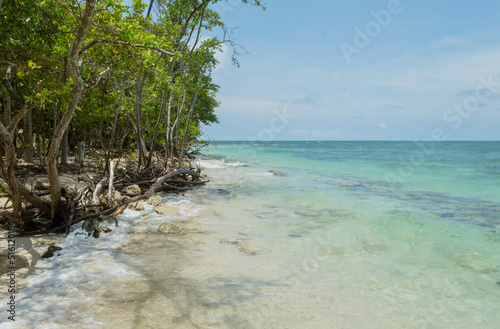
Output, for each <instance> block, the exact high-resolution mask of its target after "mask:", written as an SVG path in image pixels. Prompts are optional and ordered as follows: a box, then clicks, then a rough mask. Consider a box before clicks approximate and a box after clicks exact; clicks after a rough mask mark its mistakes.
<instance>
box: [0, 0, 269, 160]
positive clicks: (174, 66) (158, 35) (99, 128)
mask: <svg viewBox="0 0 500 329" xmlns="http://www.w3.org/2000/svg"><path fill="white" fill-rule="evenodd" d="M217 2H219V0H211V1H207V0H155V2H154V3H155V8H154V10H153V12H154V13H155V14H154V17H153V16H151V17H146V12H147V9H148V5H149V1H146V2H144V1H141V0H134V1H133V2H132V4H131V5H130V6H127V5H125V4H123V3H122V1H121V0H99V1H97V4H96V9H95V13H94V16H93V23H92V27H91V28H90V30H89V32H88V35H87V37H86V39H85V41H84V45H83V48H82V50H81V65H80V73H81V76H82V78H83V80H84V82H85V84H87V86H92V85H96V87H95V88H88V89H87V90H86V92H85V94H84V96H83V97H82V98H81V100H80V102H79V104H78V107H77V111H76V112H75V114H74V116H73V118H72V121H71V123H70V128H69V132H70V134H69V136H70V143H71V144H72V145H76V144H77V143H79V142H81V141H86V142H87V144H88V145H89V144H90V145H103V146H105V147H107V146H108V143H109V142H110V141H111V139H112V134H113V129H112V127H113V123H114V119H115V114H116V110H117V107H118V104H119V102H120V95H121V91H122V89H123V91H124V92H123V99H122V100H121V103H120V104H121V106H120V108H119V112H118V113H119V116H118V118H117V124H116V127H115V130H114V132H115V135H116V136H114V147H116V146H117V142H118V141H119V140H120V139H122V138H124V136H128V137H125V138H124V140H125V144H126V145H125V146H126V147H137V145H135V141H136V140H137V136H135V134H136V129H134V128H133V127H134V125H135V126H137V125H140V126H141V127H142V130H143V131H144V136H143V139H144V141H145V143H146V144H147V145H148V146H149V145H150V144H151V143H153V144H154V145H153V147H154V148H157V149H161V148H165V149H168V148H169V147H170V145H166V144H167V143H174V142H175V143H176V147H177V148H178V147H179V144H180V143H179V140H182V139H186V140H188V139H189V140H191V139H192V138H194V137H197V136H199V135H200V126H201V125H209V124H213V123H218V119H217V116H216V113H215V109H216V108H217V107H218V106H219V102H218V101H217V99H216V93H217V91H218V89H219V86H217V85H216V84H214V83H213V81H212V77H211V72H212V70H213V69H214V68H215V67H216V65H217V60H216V58H215V54H216V52H217V51H218V50H220V48H221V45H222V42H229V43H231V45H234V44H233V43H232V41H230V40H220V39H218V38H209V39H204V40H203V41H201V40H200V36H204V35H206V34H209V32H210V31H212V30H214V29H217V28H224V27H225V25H224V23H223V22H222V21H221V16H220V15H219V14H218V13H217V12H215V11H214V10H213V9H211V8H212V7H213V6H211V5H213V4H216V3H217ZM85 3H86V2H85V1H75V0H43V1H32V0H4V1H3V2H2V8H1V9H0V17H1V18H2V20H1V23H0V35H1V36H2V38H0V74H1V75H2V77H5V75H6V73H7V70H8V68H9V67H10V69H11V70H12V77H11V82H12V85H13V86H14V89H15V90H16V92H17V94H19V95H20V96H21V97H22V98H24V99H25V100H28V101H30V102H31V104H32V109H33V133H34V134H37V136H40V137H41V140H42V141H44V140H46V139H47V140H48V139H50V138H51V136H52V135H53V130H54V127H55V126H56V124H57V122H58V121H59V120H60V119H61V117H62V115H63V114H64V111H65V109H66V108H67V106H68V103H69V100H70V97H71V93H72V90H73V81H72V79H71V77H70V76H69V72H68V64H67V63H68V56H69V54H70V46H71V43H72V40H74V38H75V36H76V33H77V31H78V28H79V26H80V21H79V19H80V17H81V14H82V13H83V10H84V8H85ZM242 3H245V4H250V5H254V6H257V7H263V4H262V3H261V2H260V1H256V0H255V1H249V0H242ZM263 8H264V7H263ZM194 45H196V46H195V47H194ZM167 52H168V53H172V54H174V56H170V55H168V53H167ZM104 71H106V72H107V73H106V74H105V75H104V76H101V74H102V73H103V72H104ZM200 76H201V78H200ZM139 77H145V83H144V88H143V92H142V95H141V96H142V97H141V99H139V100H137V99H136V96H137V95H136V93H135V85H136V83H137V81H138V78H139ZM99 79H100V80H99ZM96 81H99V83H98V84H95V83H94V82H96ZM163 94H165V97H166V98H165V99H163V97H162V95H163ZM138 103H139V104H140V105H141V108H142V121H141V122H139V123H137V122H135V121H136V120H135V118H136V117H135V112H134V109H135V106H136V104H138ZM19 108H20V105H19V104H17V103H16V102H14V103H13V112H14V113H13V114H15V113H16V111H18V110H19ZM191 109H193V110H192V111H191ZM168 114H170V117H167V115H168ZM167 122H170V126H168V127H167V125H166V124H167ZM188 122H190V126H189V127H188V129H187V132H188V135H187V136H184V134H185V128H186V126H187V124H188ZM156 126H158V131H157V133H156V135H155V130H156ZM127 134H128V135H127ZM167 134H170V136H169V138H167V137H166V135H167ZM176 135H177V136H176ZM32 140H36V139H35V138H32ZM131 141H134V142H133V143H131ZM101 143H102V144H101ZM40 146H42V145H40ZM131 156H132V157H133V158H134V159H135V160H137V157H138V154H133V155H131Z"/></svg>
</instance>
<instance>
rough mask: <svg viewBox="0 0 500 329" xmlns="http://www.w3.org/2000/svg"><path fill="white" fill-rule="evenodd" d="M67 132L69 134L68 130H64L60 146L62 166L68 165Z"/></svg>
mask: <svg viewBox="0 0 500 329" xmlns="http://www.w3.org/2000/svg"><path fill="white" fill-rule="evenodd" d="M68 132H69V128H66V130H65V131H64V135H63V138H62V144H61V164H63V165H67V164H68V155H69V140H68Z"/></svg>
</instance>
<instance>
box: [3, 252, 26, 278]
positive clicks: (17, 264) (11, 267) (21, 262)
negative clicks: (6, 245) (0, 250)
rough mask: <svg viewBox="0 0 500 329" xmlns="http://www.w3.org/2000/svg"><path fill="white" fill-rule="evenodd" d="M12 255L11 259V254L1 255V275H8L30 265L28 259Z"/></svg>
mask: <svg viewBox="0 0 500 329" xmlns="http://www.w3.org/2000/svg"><path fill="white" fill-rule="evenodd" d="M13 255H14V254H11V255H10V257H11V259H9V254H0V274H4V273H8V272H10V271H15V270H18V269H20V268H23V267H27V266H29V265H30V263H29V261H28V259H27V258H26V257H24V256H21V255H17V254H15V255H14V258H12V256H13Z"/></svg>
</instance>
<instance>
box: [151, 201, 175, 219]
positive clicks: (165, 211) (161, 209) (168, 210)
mask: <svg viewBox="0 0 500 329" xmlns="http://www.w3.org/2000/svg"><path fill="white" fill-rule="evenodd" d="M155 211H156V212H157V213H158V214H160V215H171V216H177V215H179V211H178V210H177V209H175V208H174V207H171V206H167V205H166V204H161V205H159V206H156V207H155Z"/></svg>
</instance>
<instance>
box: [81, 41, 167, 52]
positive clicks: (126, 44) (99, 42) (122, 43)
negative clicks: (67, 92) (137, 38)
mask: <svg viewBox="0 0 500 329" xmlns="http://www.w3.org/2000/svg"><path fill="white" fill-rule="evenodd" d="M103 43H104V44H112V45H119V46H127V47H136V48H144V49H151V50H155V51H157V52H159V53H162V54H163V55H167V56H175V54H174V53H171V52H169V51H166V50H163V49H161V48H158V47H154V46H145V45H133V44H131V43H128V42H125V41H119V40H95V41H92V42H91V43H89V44H88V45H86V46H84V47H82V49H81V50H80V56H81V55H82V54H83V53H84V52H86V51H87V50H89V49H90V48H92V47H94V46H96V45H99V44H103Z"/></svg>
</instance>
